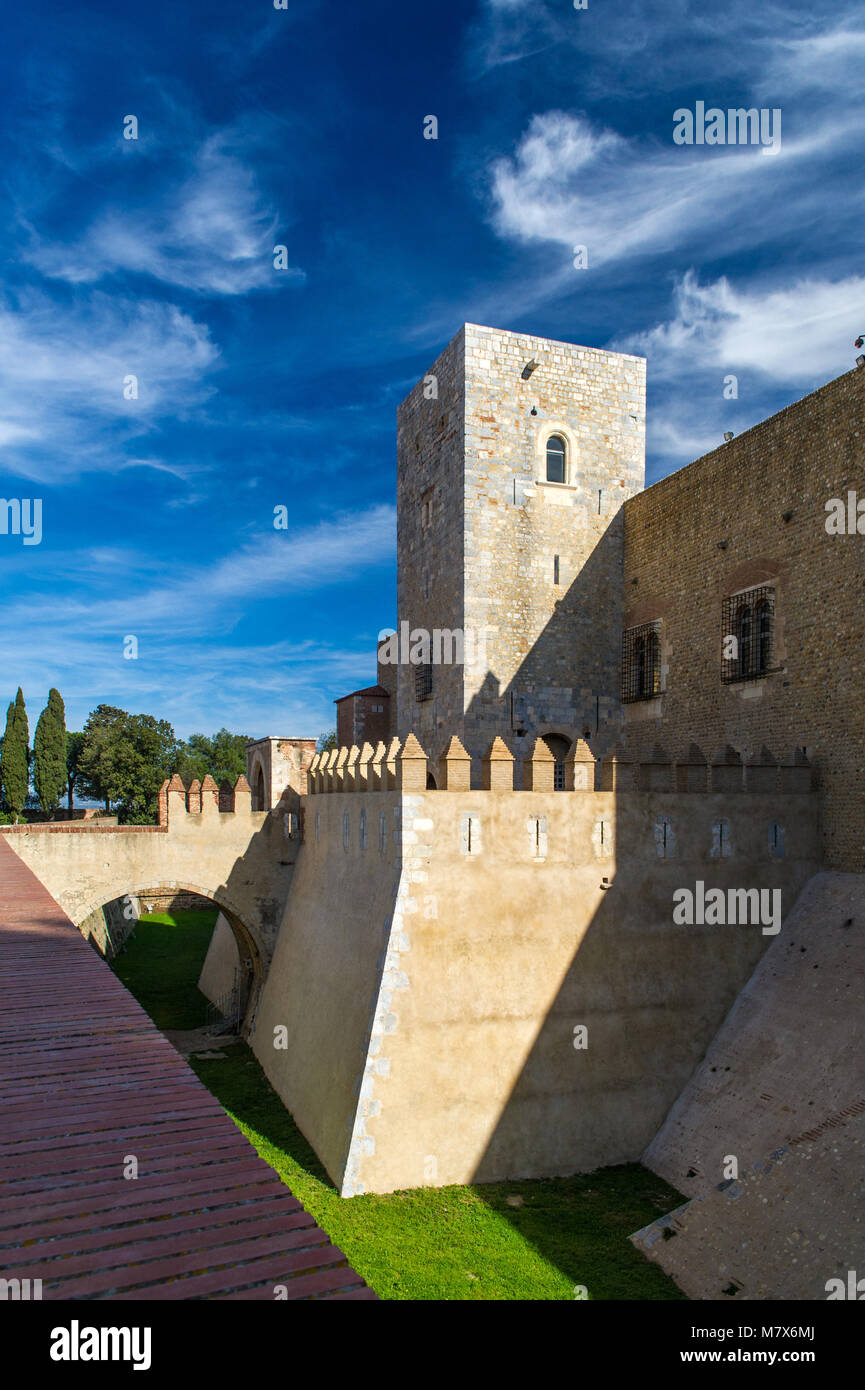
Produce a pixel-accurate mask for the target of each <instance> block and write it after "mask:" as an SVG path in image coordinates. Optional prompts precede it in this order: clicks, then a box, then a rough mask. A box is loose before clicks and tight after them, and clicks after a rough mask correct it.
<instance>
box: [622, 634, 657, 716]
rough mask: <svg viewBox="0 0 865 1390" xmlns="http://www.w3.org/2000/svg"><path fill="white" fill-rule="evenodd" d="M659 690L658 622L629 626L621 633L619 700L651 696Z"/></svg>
mask: <svg viewBox="0 0 865 1390" xmlns="http://www.w3.org/2000/svg"><path fill="white" fill-rule="evenodd" d="M660 690H661V624H660V623H659V622H658V623H643V624H641V626H640V627H629V628H628V629H627V630H626V631H625V632H624V634H623V636H622V700H623V702H624V703H626V704H627V703H632V702H633V701H635V700H651V699H653V698H654V696H655V695H658V694H659V693H660Z"/></svg>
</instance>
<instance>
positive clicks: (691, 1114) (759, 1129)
mask: <svg viewBox="0 0 865 1390" xmlns="http://www.w3.org/2000/svg"><path fill="white" fill-rule="evenodd" d="M863 923H865V877H863V876H862V875H861V874H845V873H820V874H817V875H815V877H814V878H813V879H811V881H810V882H809V883H808V884H807V886H806V888H805V889H804V891H803V892H802V893H801V894H800V895H799V899H798V901H797V903H796V906H795V907H794V909H793V912H792V913H791V915H790V917H789V918H788V920H787V923H786V926H785V929H784V931H783V932H782V933H781V935H780V936H778V937H776V938H775V939H774V940H773V942H772V944H771V945H770V947H769V949H768V950H767V951H766V953H765V955H763V956H762V957H761V959H760V961H759V962H758V964H757V968H756V969H755V971H754V974H753V975H752V977H751V979H750V980H749V981H748V983H747V984H746V986H745V988H744V989H743V990H742V992H741V994H740V995H739V997H738V999H737V1000H736V1002H735V1004H734V1005H733V1008H732V1009H731V1010H730V1012H729V1014H728V1015H727V1017H726V1019H725V1020H724V1023H723V1025H722V1026H721V1028H720V1030H719V1031H718V1034H717V1036H716V1037H715V1038H714V1039H713V1041H712V1044H711V1046H710V1047H709V1050H708V1052H707V1053H706V1056H705V1057H704V1058H703V1060H702V1061H701V1063H700V1065H699V1066H698V1067H697V1069H696V1071H695V1072H694V1074H693V1076H692V1077H691V1078H690V1080H689V1081H688V1083H687V1085H686V1086H685V1087H684V1089H683V1091H682V1093H681V1095H680V1096H679V1098H678V1099H677V1101H676V1103H675V1105H674V1106H673V1108H672V1110H671V1111H670V1113H669V1115H668V1116H667V1118H666V1120H665V1121H664V1124H663V1125H662V1126H661V1128H660V1130H659V1131H658V1133H657V1134H656V1135H655V1137H654V1138H653V1140H652V1142H651V1144H650V1145H649V1147H648V1149H647V1150H646V1153H645V1155H644V1157H643V1161H644V1163H645V1164H646V1166H647V1167H649V1168H651V1169H652V1170H653V1171H654V1172H656V1173H659V1174H660V1175H661V1176H662V1177H664V1178H665V1179H666V1180H667V1181H668V1182H670V1183H672V1184H673V1186H674V1187H677V1188H678V1189H679V1190H680V1191H681V1192H684V1193H686V1194H688V1195H689V1196H690V1197H691V1198H692V1200H691V1201H690V1202H688V1203H687V1204H686V1205H685V1206H682V1207H678V1208H677V1209H676V1210H675V1211H673V1212H670V1213H669V1214H667V1215H666V1216H664V1217H662V1218H660V1219H659V1220H658V1221H656V1222H652V1223H651V1224H650V1225H649V1226H648V1227H646V1228H644V1229H643V1230H642V1231H639V1232H637V1233H636V1234H635V1235H633V1236H632V1237H631V1239H632V1240H633V1241H634V1244H635V1245H637V1246H638V1247H639V1248H640V1249H642V1250H643V1251H644V1253H645V1254H646V1255H647V1256H648V1257H649V1258H650V1259H652V1260H655V1261H657V1262H658V1263H659V1264H660V1265H661V1266H662V1267H663V1268H664V1269H665V1270H666V1272H667V1273H668V1274H670V1275H672V1277H673V1278H674V1279H675V1280H676V1282H677V1284H678V1285H679V1287H680V1288H681V1289H683V1290H684V1292H685V1293H687V1295H688V1296H689V1297H690V1298H720V1297H722V1296H723V1295H724V1291H725V1290H727V1291H729V1290H730V1287H731V1285H735V1287H736V1290H737V1292H736V1295H735V1296H736V1301H737V1302H738V1301H740V1300H742V1299H784V1298H788V1299H809V1298H812V1299H813V1298H819V1299H825V1298H826V1294H827V1290H826V1282H827V1280H829V1279H832V1278H839V1277H840V1278H841V1279H842V1280H843V1281H844V1285H845V1286H846V1283H847V1273H848V1271H849V1270H859V1271H860V1273H861V1271H862V1269H863V1267H865V1223H863V1221H862V1216H861V1208H862V1173H863V1166H862V1162H863V1157H865V1150H863V1143H865V1096H863V1088H862V1025H861V1013H862V1006H861V1000H862V991H863V987H865V928H863ZM731 1159H735V1160H736V1164H737V1169H736V1170H735V1171H732V1170H731V1166H730V1160H731ZM665 1231H666V1232H668V1233H669V1232H672V1233H673V1234H674V1235H675V1237H676V1239H674V1240H673V1239H669V1236H668V1237H667V1238H665V1236H664V1232H665Z"/></svg>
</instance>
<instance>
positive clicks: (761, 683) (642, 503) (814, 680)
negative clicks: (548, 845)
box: [624, 369, 865, 872]
mask: <svg viewBox="0 0 865 1390" xmlns="http://www.w3.org/2000/svg"><path fill="white" fill-rule="evenodd" d="M863 445H865V370H862V369H857V370H854V371H852V372H848V373H847V374H846V375H844V376H842V377H839V378H837V380H835V381H832V382H829V384H828V385H826V386H824V387H823V388H821V389H820V390H819V391H816V392H814V393H813V394H812V395H809V396H806V397H805V398H804V399H803V400H801V401H798V402H797V403H796V404H794V405H791V406H789V407H787V409H785V410H782V411H781V412H779V414H777V415H774V416H772V417H771V418H770V419H768V420H765V421H763V422H762V423H761V424H759V425H757V426H755V427H754V428H753V429H751V430H748V431H747V432H746V433H745V434H742V435H740V436H739V437H738V438H736V439H734V440H732V441H731V442H730V443H727V444H724V445H722V446H721V447H720V448H719V449H716V450H715V451H714V452H713V453H711V454H708V455H706V456H705V457H704V458H702V459H698V460H697V461H696V462H695V463H692V464H690V465H689V466H688V467H687V468H683V469H681V470H680V471H679V472H677V473H674V474H672V475H671V476H670V477H668V478H665V479H663V480H662V481H661V482H659V483H655V484H654V486H652V487H650V488H648V489H647V490H646V491H645V492H643V493H641V494H640V495H639V496H636V497H633V498H631V499H630V500H629V501H628V502H627V503H626V505H625V509H624V513H625V596H626V599H625V601H626V605H627V611H626V613H625V619H624V622H625V626H626V627H627V626H630V625H633V624H637V623H643V622H649V621H660V623H661V633H662V638H661V646H662V666H663V667H664V675H663V683H664V684H665V686H666V689H665V690H664V692H663V693H662V694H661V695H660V696H659V697H658V698H656V699H655V700H652V701H650V702H648V703H645V704H631V705H627V706H626V707H625V714H624V718H625V734H626V739H627V743H628V746H629V748H630V749H632V750H633V751H635V752H637V753H645V752H647V751H649V750H650V749H651V747H652V746H653V745H654V744H655V743H656V742H661V743H662V744H663V745H664V746H665V747H666V748H667V751H668V752H669V753H671V754H672V755H673V756H676V755H677V754H680V753H681V751H682V750H683V749H685V748H687V745H688V743H689V741H691V740H693V741H694V742H696V743H697V744H698V745H699V746H700V747H701V748H702V749H703V751H704V753H705V754H706V755H707V756H708V757H709V758H710V759H711V757H712V755H713V753H714V752H715V751H716V749H717V748H718V746H719V745H720V744H723V743H730V744H732V745H733V746H734V747H735V748H737V749H738V750H740V751H741V752H743V754H745V755H746V756H754V755H757V754H759V750H760V748H761V746H762V745H763V744H764V743H765V744H767V745H768V746H769V747H772V748H779V747H781V748H783V747H790V746H800V747H803V746H804V747H807V749H808V755H809V757H811V759H812V760H813V761H815V762H816V763H817V764H818V766H819V775H820V783H821V794H822V795H821V805H822V812H823V815H822V830H823V839H822V844H823V852H824V855H825V859H826V862H827V864H829V865H831V866H833V867H837V868H842V869H849V870H854V871H858V872H861V871H862V870H863V869H865V828H863V821H862V808H863V805H865V709H863V682H865V621H863V615H862V603H863V598H865V536H860V535H835V536H833V535H828V534H827V532H826V526H825V523H826V519H827V513H826V503H827V501H828V500H829V499H830V498H836V497H839V498H843V499H846V497H847V493H848V491H850V490H858V494H859V495H860V496H862V497H865V457H863ZM761 583H765V584H768V585H771V586H773V587H774V588H775V591H776V605H777V606H776V632H775V659H774V660H773V662H772V663H771V664H772V665H776V664H777V665H779V666H780V668H781V669H780V670H778V671H777V672H775V673H774V674H772V675H769V676H766V677H765V678H763V679H760V680H756V681H746V682H743V683H740V684H739V683H737V684H732V685H725V684H724V683H723V682H722V680H721V675H720V673H721V651H722V641H721V639H722V630H721V629H722V621H721V618H722V603H723V600H724V597H725V595H727V594H730V593H734V592H736V591H737V590H740V589H744V588H746V587H747V586H749V585H753V584H761Z"/></svg>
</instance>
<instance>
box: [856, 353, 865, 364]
mask: <svg viewBox="0 0 865 1390" xmlns="http://www.w3.org/2000/svg"><path fill="white" fill-rule="evenodd" d="M856 366H857V367H865V357H863V356H862V354H861V353H860V354H859V356H858V357H857V358H856Z"/></svg>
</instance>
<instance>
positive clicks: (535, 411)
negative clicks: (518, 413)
mask: <svg viewBox="0 0 865 1390" xmlns="http://www.w3.org/2000/svg"><path fill="white" fill-rule="evenodd" d="M537 413H538V411H537V407H536V406H534V405H533V406H532V408H531V410H530V411H529V414H530V415H537Z"/></svg>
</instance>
